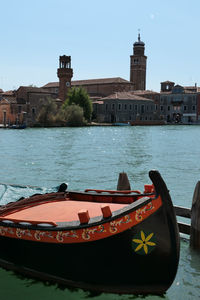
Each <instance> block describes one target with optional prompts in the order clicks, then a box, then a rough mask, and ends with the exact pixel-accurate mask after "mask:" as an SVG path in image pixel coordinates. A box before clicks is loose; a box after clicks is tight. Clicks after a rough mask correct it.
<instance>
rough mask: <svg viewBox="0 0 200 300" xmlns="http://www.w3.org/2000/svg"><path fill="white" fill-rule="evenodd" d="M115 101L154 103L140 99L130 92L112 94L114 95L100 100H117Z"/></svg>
mask: <svg viewBox="0 0 200 300" xmlns="http://www.w3.org/2000/svg"><path fill="white" fill-rule="evenodd" d="M117 99H118V100H141V101H151V102H154V101H153V100H151V99H147V98H144V97H140V96H138V95H135V94H132V93H131V92H117V93H114V94H112V95H110V96H107V97H105V98H102V99H101V100H102V101H104V100H117Z"/></svg>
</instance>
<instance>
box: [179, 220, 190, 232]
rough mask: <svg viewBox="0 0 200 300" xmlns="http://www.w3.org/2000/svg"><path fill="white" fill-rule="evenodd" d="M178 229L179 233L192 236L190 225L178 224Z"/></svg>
mask: <svg viewBox="0 0 200 300" xmlns="http://www.w3.org/2000/svg"><path fill="white" fill-rule="evenodd" d="M178 228H179V232H181V233H185V234H189V235H190V229H191V226H190V225H189V224H186V223H181V222H178Z"/></svg>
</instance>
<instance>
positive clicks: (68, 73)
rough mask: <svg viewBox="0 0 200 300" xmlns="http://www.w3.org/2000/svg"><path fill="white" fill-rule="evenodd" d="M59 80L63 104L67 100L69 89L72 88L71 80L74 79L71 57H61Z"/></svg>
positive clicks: (58, 71) (58, 72)
mask: <svg viewBox="0 0 200 300" xmlns="http://www.w3.org/2000/svg"><path fill="white" fill-rule="evenodd" d="M57 75H58V78H59V94H58V96H59V98H60V100H62V101H63V102H64V101H65V100H66V98H67V93H68V90H69V88H71V79H72V77H73V69H72V68H71V56H66V55H63V56H60V58H59V68H58V70H57Z"/></svg>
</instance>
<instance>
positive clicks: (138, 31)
mask: <svg viewBox="0 0 200 300" xmlns="http://www.w3.org/2000/svg"><path fill="white" fill-rule="evenodd" d="M138 42H140V29H138Z"/></svg>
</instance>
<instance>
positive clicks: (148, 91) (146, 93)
mask: <svg viewBox="0 0 200 300" xmlns="http://www.w3.org/2000/svg"><path fill="white" fill-rule="evenodd" d="M131 93H133V94H136V95H149V94H158V95H159V93H158V92H155V91H151V90H145V91H143V90H136V91H132V92H131Z"/></svg>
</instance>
